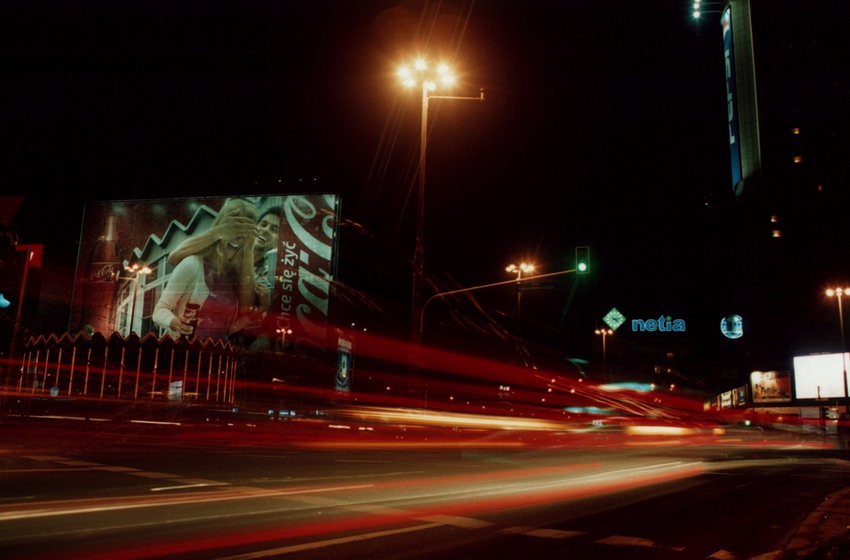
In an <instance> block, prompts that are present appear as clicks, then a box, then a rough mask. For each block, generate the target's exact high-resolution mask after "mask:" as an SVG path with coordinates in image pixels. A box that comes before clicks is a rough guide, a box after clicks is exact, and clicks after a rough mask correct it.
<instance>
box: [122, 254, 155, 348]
mask: <svg viewBox="0 0 850 560" xmlns="http://www.w3.org/2000/svg"><path fill="white" fill-rule="evenodd" d="M124 270H126V271H127V272H129V273H131V274H132V275H133V276H131V277H130V279H131V280H132V281H133V303H132V305H131V306H130V325H129V327H128V328H127V336H130V334H132V333H133V322H134V321H135V319H136V298H137V297H138V295H139V275H143V276H144V275H146V274H150V273H151V272H153V270H152V269H151V268H149V267H147V266H142V265H140V264H139V263H133V264H132V265H128V264H127V262H126V261H125V262H124Z"/></svg>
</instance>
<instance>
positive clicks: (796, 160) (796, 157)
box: [792, 156, 803, 163]
mask: <svg viewBox="0 0 850 560" xmlns="http://www.w3.org/2000/svg"><path fill="white" fill-rule="evenodd" d="M792 161H793V162H794V163H802V161H803V156H794V157H793V158H792Z"/></svg>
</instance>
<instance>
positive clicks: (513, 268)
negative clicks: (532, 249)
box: [505, 263, 534, 336]
mask: <svg viewBox="0 0 850 560" xmlns="http://www.w3.org/2000/svg"><path fill="white" fill-rule="evenodd" d="M505 271H506V272H511V273H513V272H516V330H517V336H519V333H520V330H521V328H522V319H521V317H520V306H521V305H522V273H523V272H534V265H533V264H528V263H520V264H519V265H518V266H517V265H515V264H509V265H508V266H506V267H505Z"/></svg>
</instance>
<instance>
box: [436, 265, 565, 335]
mask: <svg viewBox="0 0 850 560" xmlns="http://www.w3.org/2000/svg"><path fill="white" fill-rule="evenodd" d="M571 272H576V269H574V268H571V269H570V270H559V271H558V272H549V273H547V274H539V275H537V276H526V277H525V278H514V279H512V280H504V281H502V282H493V283H492V284H482V285H480V286H472V287H469V288H460V289H458V290H450V291H448V292H439V293H436V294H434V295H433V296H431V297H429V298H428V299H427V300H425V303H424V304H423V305H422V309H421V311H420V312H419V337H420V338H421V337H422V331H423V330H424V328H425V309H427V308H428V304H429V303H431V302H432V301H434V300H435V299H437V298H441V297H444V296H450V295H452V294H460V293H463V292H471V291H473V290H480V289H483V288H493V287H495V286H504V285H506V284H521V283H524V282H529V281H531V280H539V279H541V278H549V277H550V276H560V275H561V274H570V273H571ZM517 289H519V286H517Z"/></svg>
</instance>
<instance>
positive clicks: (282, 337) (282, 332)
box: [275, 328, 292, 354]
mask: <svg viewBox="0 0 850 560" xmlns="http://www.w3.org/2000/svg"><path fill="white" fill-rule="evenodd" d="M275 332H276V333H277V334H279V335H280V353H281V354H283V353H284V351H285V350H286V335H288V334H292V329H289V328H279V329H275Z"/></svg>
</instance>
